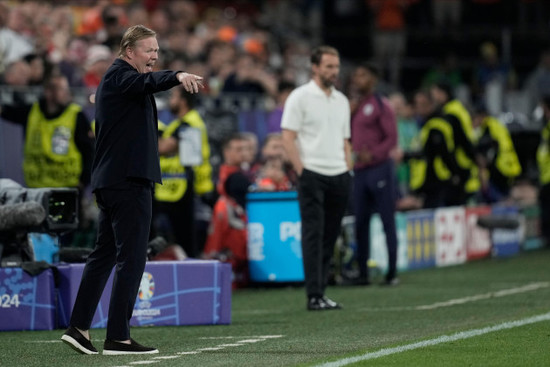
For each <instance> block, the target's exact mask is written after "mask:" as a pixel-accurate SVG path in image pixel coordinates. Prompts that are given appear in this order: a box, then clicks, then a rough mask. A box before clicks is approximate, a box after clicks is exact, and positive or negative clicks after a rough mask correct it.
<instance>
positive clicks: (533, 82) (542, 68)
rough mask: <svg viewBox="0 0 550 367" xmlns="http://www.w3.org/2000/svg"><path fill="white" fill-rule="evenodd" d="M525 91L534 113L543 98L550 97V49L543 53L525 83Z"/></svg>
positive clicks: (530, 108) (530, 109)
mask: <svg viewBox="0 0 550 367" xmlns="http://www.w3.org/2000/svg"><path fill="white" fill-rule="evenodd" d="M525 91H526V92H527V93H528V95H529V101H530V102H531V104H530V106H529V111H533V110H534V109H535V107H536V106H537V104H538V102H539V101H541V100H542V98H543V96H546V95H550V48H549V49H546V50H544V51H542V53H541V55H540V57H539V62H538V64H537V66H536V68H535V69H534V70H533V71H531V72H530V73H529V75H528V76H527V78H526V81H525Z"/></svg>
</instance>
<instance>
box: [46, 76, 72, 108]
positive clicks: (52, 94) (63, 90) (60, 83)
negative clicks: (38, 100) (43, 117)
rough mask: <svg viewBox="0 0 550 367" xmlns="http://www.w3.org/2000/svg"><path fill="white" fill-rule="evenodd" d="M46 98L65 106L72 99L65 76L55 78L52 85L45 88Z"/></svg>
mask: <svg viewBox="0 0 550 367" xmlns="http://www.w3.org/2000/svg"><path fill="white" fill-rule="evenodd" d="M44 96H45V97H46V100H48V101H49V102H51V103H52V104H56V105H58V106H65V105H67V104H68V103H69V102H70V101H71V90H70V89H69V83H68V82H67V79H65V78H55V79H54V80H52V84H51V86H50V87H48V88H46V89H45V90H44Z"/></svg>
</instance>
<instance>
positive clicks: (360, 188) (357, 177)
mask: <svg viewBox="0 0 550 367" xmlns="http://www.w3.org/2000/svg"><path fill="white" fill-rule="evenodd" d="M378 75H379V70H378V67H376V66H375V65H374V64H372V63H365V64H361V65H360V66H358V67H356V68H355V70H354V71H353V76H352V83H353V84H354V86H355V88H356V90H357V91H358V92H359V93H360V99H359V102H358V103H356V105H357V108H356V109H355V110H352V115H351V145H352V151H353V154H354V156H355V159H354V160H355V162H354V167H353V168H354V172H355V174H354V179H353V203H354V213H355V235H356V240H357V259H358V262H359V279H357V282H355V283H354V284H356V285H369V284H370V278H369V273H368V267H367V261H368V260H369V254H370V221H371V217H372V214H373V213H374V212H375V211H377V212H378V213H379V214H380V218H381V219H382V223H383V225H384V232H385V234H386V246H387V249H388V272H387V274H386V277H385V280H384V284H385V285H397V284H398V283H399V279H398V278H397V230H396V227H395V205H396V201H397V196H396V194H397V187H396V177H395V168H394V161H393V159H392V158H391V156H390V153H391V152H392V150H393V149H395V147H396V146H397V121H396V119H395V113H394V111H393V109H392V108H391V106H390V104H389V102H388V100H387V99H385V98H382V97H381V96H380V95H378V94H376V93H375V88H376V83H377V81H378Z"/></svg>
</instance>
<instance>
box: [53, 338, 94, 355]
mask: <svg viewBox="0 0 550 367" xmlns="http://www.w3.org/2000/svg"><path fill="white" fill-rule="evenodd" d="M61 340H63V341H64V342H65V343H66V344H68V345H69V346H70V347H71V348H73V349H74V350H76V351H77V352H78V353H82V354H97V353H98V352H94V351H92V350H89V349H86V348H84V347H83V346H82V345H80V343H79V342H77V341H76V340H75V339H74V338H73V337H71V336H69V335H63V336H62V337H61Z"/></svg>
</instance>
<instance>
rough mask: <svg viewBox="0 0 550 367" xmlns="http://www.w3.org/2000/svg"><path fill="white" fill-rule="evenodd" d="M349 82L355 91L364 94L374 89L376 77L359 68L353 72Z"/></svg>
mask: <svg viewBox="0 0 550 367" xmlns="http://www.w3.org/2000/svg"><path fill="white" fill-rule="evenodd" d="M351 81H352V84H353V87H354V88H355V89H356V90H357V91H359V92H360V93H365V92H370V91H372V90H373V89H374V86H375V84H376V76H374V74H373V73H371V72H370V71H369V70H367V69H365V68H364V67H359V68H357V69H355V71H354V72H353V76H352V79H351Z"/></svg>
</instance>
